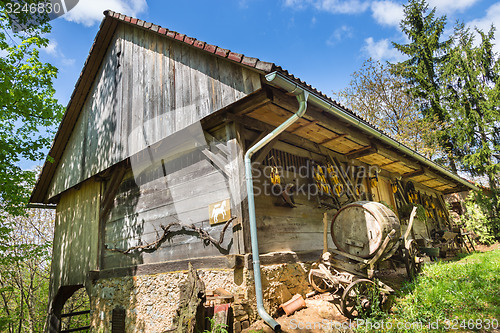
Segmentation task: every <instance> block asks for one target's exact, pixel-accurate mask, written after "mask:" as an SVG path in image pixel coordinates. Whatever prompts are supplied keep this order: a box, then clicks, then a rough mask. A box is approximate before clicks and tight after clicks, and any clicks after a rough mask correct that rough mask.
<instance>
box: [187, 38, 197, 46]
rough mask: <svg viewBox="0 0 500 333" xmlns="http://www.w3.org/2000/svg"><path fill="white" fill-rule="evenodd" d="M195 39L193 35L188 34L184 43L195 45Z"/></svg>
mask: <svg viewBox="0 0 500 333" xmlns="http://www.w3.org/2000/svg"><path fill="white" fill-rule="evenodd" d="M195 40H196V39H194V38H192V37H188V36H186V37H184V43H186V44H188V45H193V43H194V41H195Z"/></svg>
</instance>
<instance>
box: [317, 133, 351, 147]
mask: <svg viewBox="0 0 500 333" xmlns="http://www.w3.org/2000/svg"><path fill="white" fill-rule="evenodd" d="M346 136H347V134H340V135H337V136H336V137H334V138H331V139H326V140H325V141H323V142H320V143H319V144H320V145H324V144H327V143H331V142H333V141H335V140H338V139H342V138H345V137H346Z"/></svg>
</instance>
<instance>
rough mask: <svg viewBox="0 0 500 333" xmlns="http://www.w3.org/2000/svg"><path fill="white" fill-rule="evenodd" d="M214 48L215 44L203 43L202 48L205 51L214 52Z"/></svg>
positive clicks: (215, 47)
mask: <svg viewBox="0 0 500 333" xmlns="http://www.w3.org/2000/svg"><path fill="white" fill-rule="evenodd" d="M216 49H217V46H215V45H212V44H205V48H204V50H205V51H207V52H210V53H214V52H215V50H216Z"/></svg>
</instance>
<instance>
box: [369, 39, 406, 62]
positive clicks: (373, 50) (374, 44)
mask: <svg viewBox="0 0 500 333" xmlns="http://www.w3.org/2000/svg"><path fill="white" fill-rule="evenodd" d="M362 50H363V51H364V52H365V53H366V54H367V55H368V56H369V57H370V58H372V59H374V60H381V61H383V60H388V61H401V60H404V59H405V57H404V55H402V54H401V53H400V52H399V51H398V50H396V49H395V48H394V47H392V45H391V43H390V41H389V40H388V39H381V40H379V41H375V40H374V39H373V37H368V38H367V39H365V45H364V46H363V48H362Z"/></svg>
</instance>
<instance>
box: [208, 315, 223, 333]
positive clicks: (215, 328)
mask: <svg viewBox="0 0 500 333" xmlns="http://www.w3.org/2000/svg"><path fill="white" fill-rule="evenodd" d="M207 319H208V321H209V322H210V330H205V331H203V333H227V332H228V331H227V329H226V328H227V325H226V324H221V323H217V322H216V321H215V319H214V318H210V317H207Z"/></svg>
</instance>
